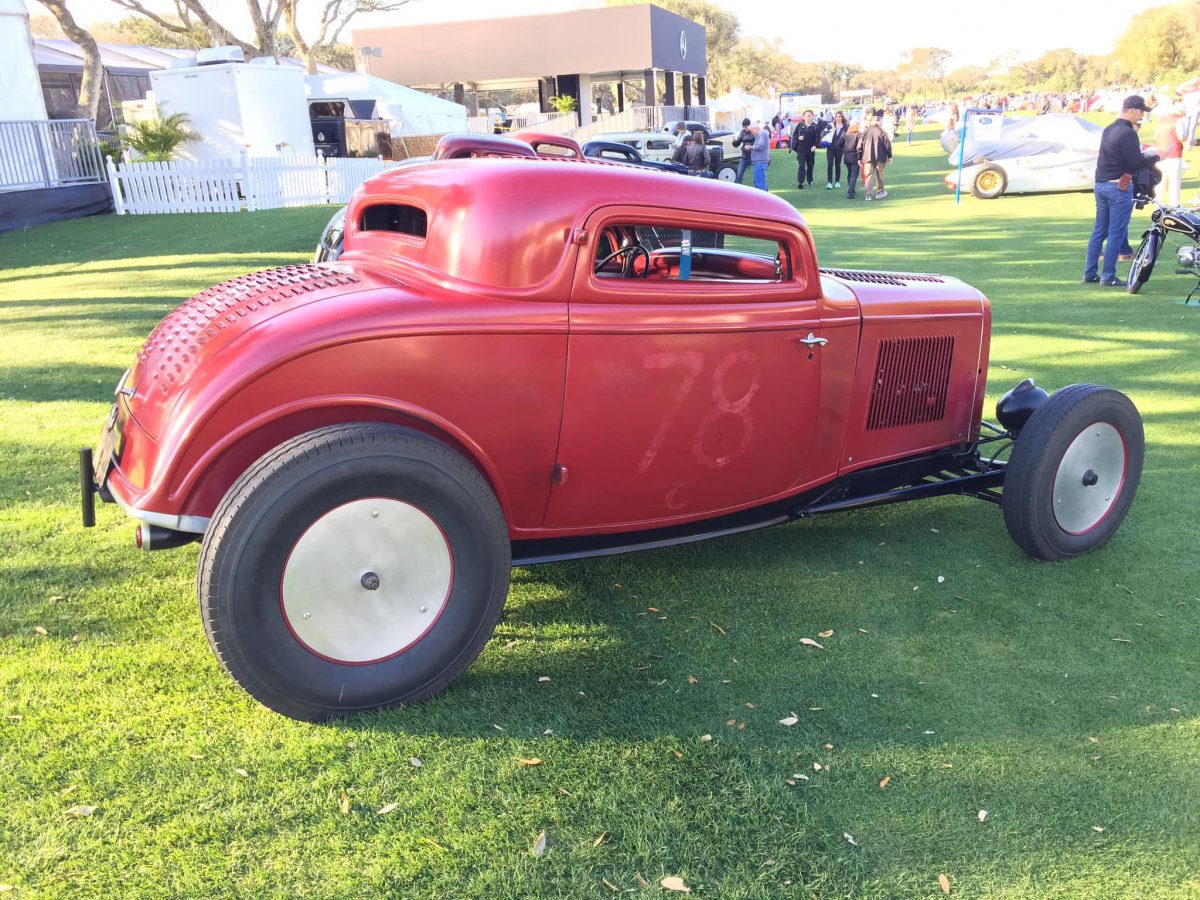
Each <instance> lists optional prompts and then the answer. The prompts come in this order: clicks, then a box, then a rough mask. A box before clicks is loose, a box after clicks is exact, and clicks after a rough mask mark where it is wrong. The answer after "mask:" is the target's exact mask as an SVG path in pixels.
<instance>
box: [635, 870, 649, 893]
mask: <svg viewBox="0 0 1200 900" xmlns="http://www.w3.org/2000/svg"><path fill="white" fill-rule="evenodd" d="M633 880H634V881H636V882H637V883H638V884H639V885H640V886H641V887H642V889H643V890H647V891H648V890H650V882H648V881H647V880H646V879H645V878H643V877H642V873H641V872H634V873H633Z"/></svg>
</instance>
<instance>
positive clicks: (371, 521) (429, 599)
mask: <svg viewBox="0 0 1200 900" xmlns="http://www.w3.org/2000/svg"><path fill="white" fill-rule="evenodd" d="M453 581H454V565H453V560H452V558H451V555H450V547H449V544H448V543H447V541H446V537H445V535H444V534H443V533H442V530H441V528H439V527H438V524H437V522H435V521H434V520H433V519H432V518H431V517H430V516H429V515H428V514H427V513H425V512H424V511H423V510H421V509H418V508H417V507H415V506H413V505H411V504H409V503H404V502H403V501H400V500H391V499H386V498H379V497H373V498H365V499H362V500H354V501H351V502H350V503H346V504H343V505H342V506H339V507H336V508H335V509H332V510H330V511H329V512H327V513H325V514H324V515H323V516H321V517H320V518H318V519H317V520H316V521H315V522H313V523H312V525H310V526H309V528H308V530H306V531H305V532H304V534H303V535H301V536H300V539H299V540H298V541H296V545H295V546H294V547H293V548H292V552H291V554H290V555H289V557H288V560H287V562H286V563H285V564H284V569H283V578H282V579H281V582H280V605H281V607H282V609H283V615H284V618H285V620H286V621H287V624H288V627H289V628H290V629H291V630H292V634H293V635H295V637H296V639H297V640H298V641H300V643H301V644H303V645H304V646H305V647H306V648H307V649H308V650H309V651H311V652H312V653H315V654H316V655H318V656H321V657H323V658H325V659H329V660H332V661H334V662H341V663H349V664H355V663H369V662H377V661H379V660H382V659H387V658H388V657H390V656H395V655H396V654H397V653H400V652H401V651H403V650H405V649H407V648H408V647H410V646H412V645H413V644H415V643H416V642H417V641H418V640H420V639H421V637H422V636H423V635H424V634H425V632H426V631H428V630H429V628H430V627H431V626H432V625H433V623H434V622H435V621H437V618H438V616H439V615H441V613H442V611H443V610H444V609H445V607H446V602H447V600H448V599H449V596H450V588H451V585H452V583H453Z"/></svg>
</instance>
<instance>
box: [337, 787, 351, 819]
mask: <svg viewBox="0 0 1200 900" xmlns="http://www.w3.org/2000/svg"><path fill="white" fill-rule="evenodd" d="M338 812H340V813H341V814H342V815H343V816H348V815H350V796H349V795H348V794H347V793H346V792H345V791H342V796H341V798H340V799H339V800H338Z"/></svg>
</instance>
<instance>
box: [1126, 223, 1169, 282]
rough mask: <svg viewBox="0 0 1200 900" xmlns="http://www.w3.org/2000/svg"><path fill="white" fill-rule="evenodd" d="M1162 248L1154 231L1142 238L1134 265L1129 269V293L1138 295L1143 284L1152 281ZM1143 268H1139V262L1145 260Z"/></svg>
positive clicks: (1134, 257) (1134, 256)
mask: <svg viewBox="0 0 1200 900" xmlns="http://www.w3.org/2000/svg"><path fill="white" fill-rule="evenodd" d="M1161 248H1162V241H1161V240H1160V239H1159V236H1158V234H1156V233H1155V232H1153V231H1148V232H1146V234H1144V235H1143V236H1142V242H1141V244H1139V245H1138V248H1137V252H1135V253H1134V254H1133V263H1132V264H1131V265H1130V267H1129V276H1128V278H1127V279H1126V286H1127V287H1128V289H1129V293H1131V294H1136V293H1137V292H1138V291H1139V290H1141V287H1142V285H1143V284H1145V283H1146V282H1147V281H1149V280H1150V275H1151V273H1152V272H1153V271H1154V264H1155V263H1156V262H1158V254H1159V250H1160V249H1161ZM1143 257H1144V261H1143V262H1142V265H1141V268H1140V269H1139V268H1138V267H1137V264H1138V260H1141V259H1143ZM1135 271H1136V272H1137V277H1136V278H1135V277H1134V274H1133V273H1134V272H1135Z"/></svg>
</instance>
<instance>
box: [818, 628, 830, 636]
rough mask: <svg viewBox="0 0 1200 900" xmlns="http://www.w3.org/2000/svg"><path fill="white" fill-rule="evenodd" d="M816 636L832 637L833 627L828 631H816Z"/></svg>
mask: <svg viewBox="0 0 1200 900" xmlns="http://www.w3.org/2000/svg"><path fill="white" fill-rule="evenodd" d="M817 637H822V638H827V637H833V629H832V628H830V629H829V630H828V631H820V632H817Z"/></svg>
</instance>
